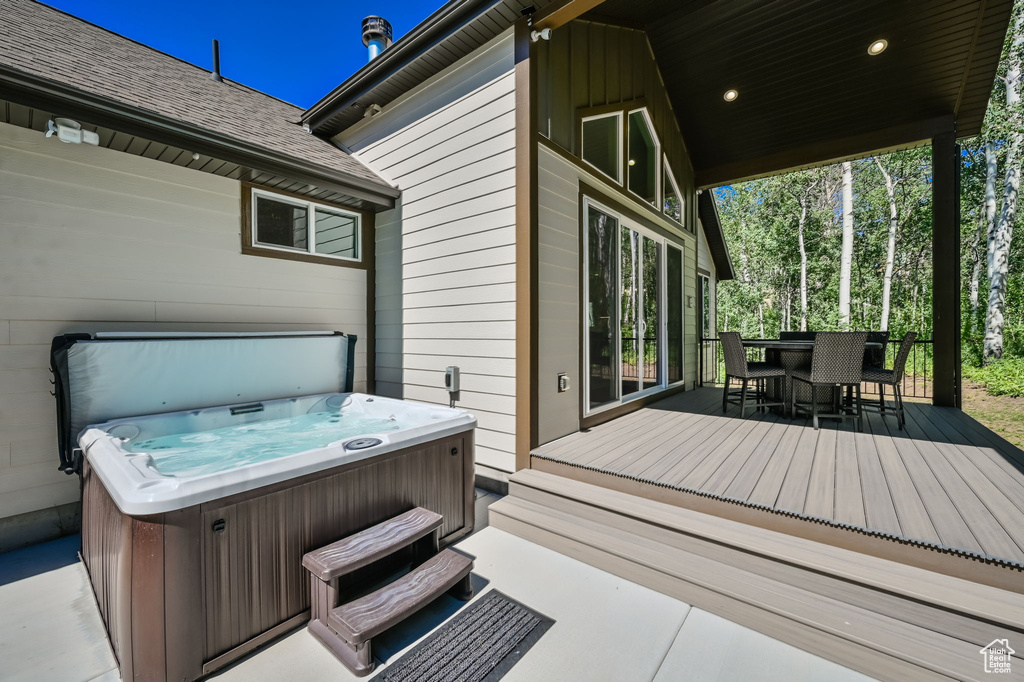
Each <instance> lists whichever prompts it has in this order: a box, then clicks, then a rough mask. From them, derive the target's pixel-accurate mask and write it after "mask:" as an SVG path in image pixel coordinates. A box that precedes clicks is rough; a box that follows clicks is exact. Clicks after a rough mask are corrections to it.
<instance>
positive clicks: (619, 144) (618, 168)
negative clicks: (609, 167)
mask: <svg viewBox="0 0 1024 682" xmlns="http://www.w3.org/2000/svg"><path fill="white" fill-rule="evenodd" d="M622 115H623V112H622V111H613V112H612V113H610V114H595V115H593V116H584V117H583V118H582V119H581V120H580V159H581V160H582V161H583V162H584V163H586V164H587V165H588V166H590V167H591V168H593V169H594V170H595V171H597V172H598V173H600V174H601V175H603V176H604V177H606V178H608V179H610V180H612V181H614V182H615V183H616V184H618V185H621V184H622V177H621V175H622V164H623V162H624V161H623V147H624V145H625V144H626V143H625V140H623V139H622V137H623V134H622V121H623V118H622ZM612 117H614V118H616V119H618V120H617V121H616V125H615V142H616V144H615V155H616V157H615V173H616V175H608V174H607V173H605V172H604V171H603V170H601V169H600V168H598V167H597V166H595V165H594V164H592V163H591V162H589V161H587V160H586V159H585V158H583V148H584V147H583V125H584V124H585V123H586V122H587V121H596V120H597V119H599V118H612Z"/></svg>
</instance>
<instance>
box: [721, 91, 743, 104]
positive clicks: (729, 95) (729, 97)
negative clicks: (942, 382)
mask: <svg viewBox="0 0 1024 682" xmlns="http://www.w3.org/2000/svg"><path fill="white" fill-rule="evenodd" d="M739 96H740V93H738V92H736V91H735V90H726V91H725V94H724V95H722V99H724V100H725V101H726V102H732V101H734V100H735V99H736V98H737V97H739Z"/></svg>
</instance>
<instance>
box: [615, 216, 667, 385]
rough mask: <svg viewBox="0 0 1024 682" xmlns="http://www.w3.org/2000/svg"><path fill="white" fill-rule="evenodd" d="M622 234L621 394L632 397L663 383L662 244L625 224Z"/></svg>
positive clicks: (620, 297) (620, 298)
mask: <svg viewBox="0 0 1024 682" xmlns="http://www.w3.org/2000/svg"><path fill="white" fill-rule="evenodd" d="M620 232H621V238H620V248H619V260H620V262H621V266H620V271H621V272H622V277H621V284H620V293H619V300H620V308H621V311H622V314H621V318H620V319H621V333H622V395H623V396H630V395H632V394H634V393H639V392H641V391H646V390H648V389H651V388H654V387H656V386H658V385H660V384H661V371H660V370H661V367H660V365H661V363H660V361H659V360H660V354H659V352H658V339H659V338H660V336H661V333H660V332H661V329H660V325H659V324H658V319H659V314H658V313H659V312H660V311H659V308H660V301H659V298H658V290H659V282H660V281H661V277H660V272H661V267H660V265H661V244H660V243H658V242H656V241H655V240H654V239H652V238H650V237H647V236H644V235H642V234H640V232H638V231H637V230H635V229H633V228H630V227H627V226H625V225H624V226H622V228H621V230H620Z"/></svg>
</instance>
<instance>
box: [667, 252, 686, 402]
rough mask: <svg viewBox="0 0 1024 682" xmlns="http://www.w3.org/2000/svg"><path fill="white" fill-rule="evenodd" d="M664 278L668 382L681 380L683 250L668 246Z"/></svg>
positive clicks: (672, 382)
mask: <svg viewBox="0 0 1024 682" xmlns="http://www.w3.org/2000/svg"><path fill="white" fill-rule="evenodd" d="M666 255H667V258H666V260H667V261H668V263H667V268H666V270H667V272H666V275H667V277H666V280H665V299H666V300H665V304H666V309H667V310H666V318H667V320H666V322H667V325H666V326H667V327H668V335H667V336H668V338H667V339H666V343H667V344H668V346H667V350H668V383H670V384H674V383H676V382H677V381H682V380H683V376H684V375H683V252H682V251H680V250H679V249H677V248H675V247H672V246H669V247H668V253H667V254H666Z"/></svg>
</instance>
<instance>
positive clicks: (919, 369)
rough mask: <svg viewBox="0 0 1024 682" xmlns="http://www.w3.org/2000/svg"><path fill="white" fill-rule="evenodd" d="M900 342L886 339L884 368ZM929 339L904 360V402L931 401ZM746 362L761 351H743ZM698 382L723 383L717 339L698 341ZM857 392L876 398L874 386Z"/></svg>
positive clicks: (722, 361)
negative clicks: (745, 352)
mask: <svg viewBox="0 0 1024 682" xmlns="http://www.w3.org/2000/svg"><path fill="white" fill-rule="evenodd" d="M900 343H901V341H900V340H899V339H889V341H888V343H886V348H885V366H886V367H892V366H893V363H894V362H895V360H896V353H897V352H898V351H899V347H900ZM932 348H933V344H932V340H931V339H918V340H917V341H916V342H915V343H914V348H913V349H912V350H911V351H910V357H908V358H907V367H906V370H905V371H904V372H903V386H902V390H903V396H904V397H907V398H931V397H932V377H933V367H934V364H933V363H934V358H933V352H932ZM746 350H747V360H749V361H751V362H756V361H759V360H763V359H764V358H763V355H762V354H763V351H762V350H761V349H758V348H747V349H746ZM698 356H699V363H698V364H699V370H698V372H699V374H698V382H699V383H700V385H701V386H714V385H721V383H722V381H723V380H724V379H725V359H724V358H723V356H722V342H721V340H720V339H717V338H707V339H701V340H700V348H699V350H698ZM861 391H862V392H863V393H864V394H865V395H877V394H878V385H877V384H864V385H863V386H862V387H861Z"/></svg>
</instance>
